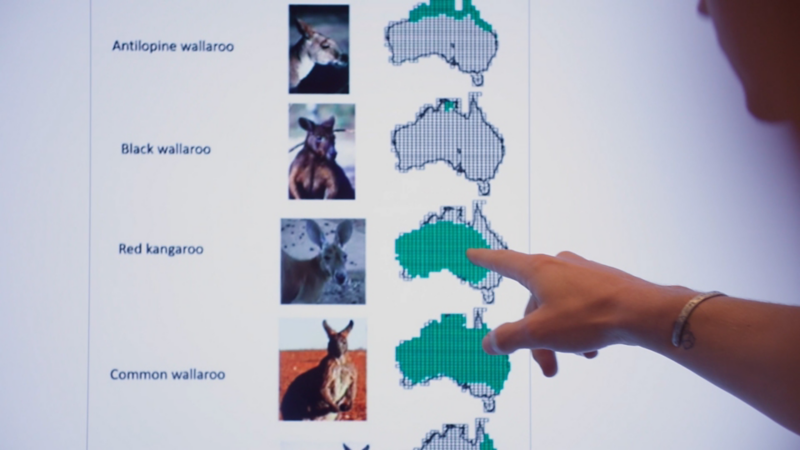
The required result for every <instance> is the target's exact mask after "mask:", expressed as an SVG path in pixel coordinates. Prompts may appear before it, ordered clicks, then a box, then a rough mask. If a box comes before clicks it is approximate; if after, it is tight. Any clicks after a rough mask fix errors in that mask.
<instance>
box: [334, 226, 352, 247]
mask: <svg viewBox="0 0 800 450" xmlns="http://www.w3.org/2000/svg"><path fill="white" fill-rule="evenodd" d="M351 237H353V221H352V220H343V221H341V222H339V226H337V227H336V243H337V244H339V245H344V244H346V243H347V241H349V240H350V238H351Z"/></svg>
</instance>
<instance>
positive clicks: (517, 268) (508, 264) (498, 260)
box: [467, 248, 530, 286]
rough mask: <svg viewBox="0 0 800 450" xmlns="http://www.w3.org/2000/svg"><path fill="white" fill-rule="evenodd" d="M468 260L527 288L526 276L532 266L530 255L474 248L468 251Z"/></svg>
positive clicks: (511, 251)
mask: <svg viewBox="0 0 800 450" xmlns="http://www.w3.org/2000/svg"><path fill="white" fill-rule="evenodd" d="M467 258H468V259H469V260H470V262H472V264H475V265H476V266H481V267H483V268H486V269H489V270H491V271H493V272H497V273H499V274H500V275H503V276H504V277H509V278H511V279H513V280H516V281H518V282H520V283H521V284H522V285H523V286H527V284H526V281H525V275H526V272H527V267H528V265H529V264H530V261H529V259H528V258H529V255H526V254H524V253H519V252H515V251H513V250H489V249H483V248H481V249H478V248H472V249H469V250H467Z"/></svg>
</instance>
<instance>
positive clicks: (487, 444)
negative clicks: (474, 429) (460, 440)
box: [480, 433, 495, 450]
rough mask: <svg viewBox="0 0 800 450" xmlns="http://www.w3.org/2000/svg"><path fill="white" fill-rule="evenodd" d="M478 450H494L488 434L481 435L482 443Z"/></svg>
mask: <svg viewBox="0 0 800 450" xmlns="http://www.w3.org/2000/svg"><path fill="white" fill-rule="evenodd" d="M480 450H495V448H494V442H492V438H490V437H489V433H485V434H484V435H483V442H481V448H480Z"/></svg>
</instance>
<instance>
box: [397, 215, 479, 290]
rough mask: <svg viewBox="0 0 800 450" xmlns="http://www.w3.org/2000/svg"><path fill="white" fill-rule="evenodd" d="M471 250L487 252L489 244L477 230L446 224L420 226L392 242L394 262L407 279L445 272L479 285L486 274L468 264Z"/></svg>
mask: <svg viewBox="0 0 800 450" xmlns="http://www.w3.org/2000/svg"><path fill="white" fill-rule="evenodd" d="M470 248H489V244H487V243H486V240H485V239H484V238H483V236H481V233H480V232H478V230H476V229H474V228H472V227H470V226H468V225H466V224H461V223H453V222H447V221H439V222H436V223H431V224H426V225H423V226H422V227H421V228H420V229H418V230H414V231H412V232H410V233H405V234H402V235H401V236H400V237H399V238H397V240H396V241H395V255H396V259H397V261H398V262H399V263H400V265H401V266H402V267H403V269H405V270H406V273H407V274H408V276H409V277H411V278H415V277H422V278H428V276H429V275H430V274H431V273H432V272H441V271H442V270H445V269H447V270H449V271H450V272H451V273H452V274H453V275H455V276H456V277H458V278H459V279H461V280H464V281H467V282H469V283H472V284H478V283H480V282H481V281H482V280H483V279H484V278H486V275H487V274H488V273H489V271H488V270H487V269H484V268H483V267H479V266H476V265H475V264H472V263H471V262H469V260H468V259H467V249H470Z"/></svg>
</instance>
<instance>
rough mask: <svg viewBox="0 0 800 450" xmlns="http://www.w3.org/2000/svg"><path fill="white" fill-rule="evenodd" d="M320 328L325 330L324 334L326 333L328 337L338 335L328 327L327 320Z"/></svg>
mask: <svg viewBox="0 0 800 450" xmlns="http://www.w3.org/2000/svg"><path fill="white" fill-rule="evenodd" d="M322 328H325V332H326V333H328V337H334V336H336V335H337V334H338V333H336V330H334V329H333V328H331V326H330V325H328V321H327V320H323V321H322Z"/></svg>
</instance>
